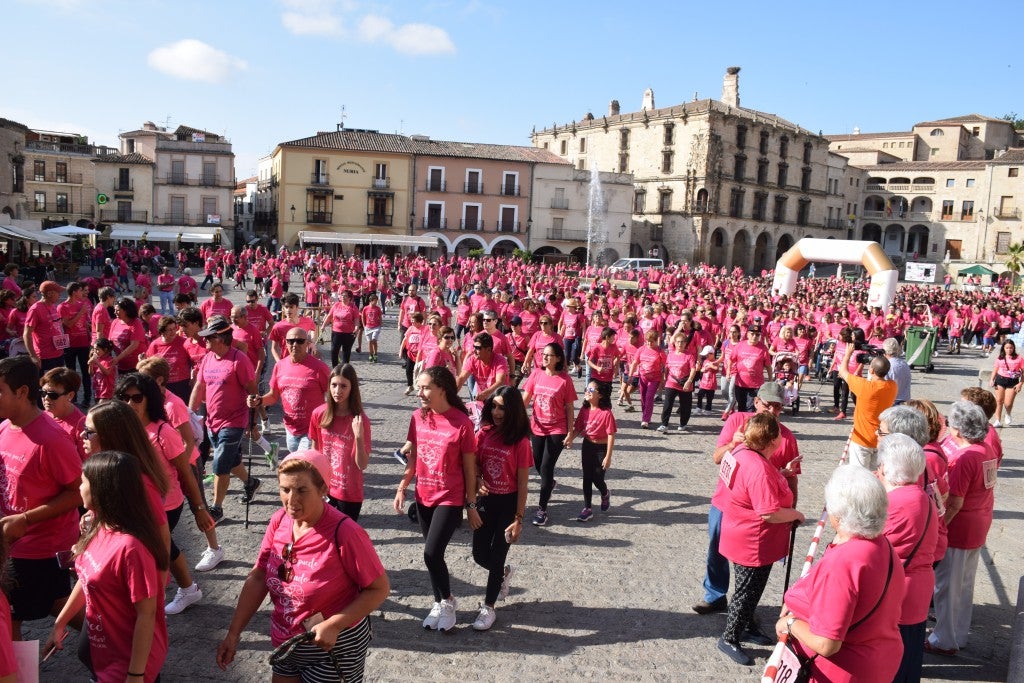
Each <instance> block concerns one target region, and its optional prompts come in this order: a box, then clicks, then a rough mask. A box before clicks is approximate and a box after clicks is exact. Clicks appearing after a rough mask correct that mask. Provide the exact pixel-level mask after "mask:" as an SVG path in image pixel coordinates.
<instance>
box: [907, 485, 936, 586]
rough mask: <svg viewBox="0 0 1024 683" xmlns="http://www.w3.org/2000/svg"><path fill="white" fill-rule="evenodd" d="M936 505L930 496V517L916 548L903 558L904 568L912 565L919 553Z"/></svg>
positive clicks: (925, 523) (926, 521)
mask: <svg viewBox="0 0 1024 683" xmlns="http://www.w3.org/2000/svg"><path fill="white" fill-rule="evenodd" d="M933 507H935V505H934V504H933V503H932V497H931V496H928V519H926V520H925V521H924V531H922V532H921V538H919V539H917V543H916V544H915V545H914V549H913V550H911V551H910V554H909V555H907V559H905V560H903V568H904V569H906V568H907V567H909V566H910V561H911V560H912V559H914V555H916V554H917V549H918V548H920V547H921V542H922V541H924V537H925V534H927V533H928V527H929V525H931V523H932V508H933Z"/></svg>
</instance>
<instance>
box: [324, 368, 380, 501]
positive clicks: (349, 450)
mask: <svg viewBox="0 0 1024 683" xmlns="http://www.w3.org/2000/svg"><path fill="white" fill-rule="evenodd" d="M309 439H310V441H311V442H312V444H313V448H314V449H315V450H318V451H320V452H321V453H323V454H324V455H325V456H326V457H327V459H328V460H329V461H330V463H331V477H330V480H329V481H328V482H327V484H328V486H327V489H328V502H329V503H330V504H331V505H332V506H333V507H334V508H336V509H338V510H340V511H341V512H344V513H345V514H346V515H348V516H349V517H351V518H352V520H353V521H359V511H360V510H361V509H362V507H363V470H365V469H366V466H367V465H369V464H370V449H371V446H370V419H369V418H368V417H367V416H366V412H365V411H364V410H363V400H362V396H361V395H360V393H359V377H358V376H357V375H356V369H355V367H354V366H353V365H351V364H350V363H345V364H343V365H337V366H335V367H334V369H333V370H332V371H331V376H330V381H329V385H328V390H327V402H326V403H325V404H324V405H322V406H319V407H317V408H314V409H313V413H312V415H310V419H309Z"/></svg>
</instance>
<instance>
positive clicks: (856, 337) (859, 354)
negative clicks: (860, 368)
mask: <svg viewBox="0 0 1024 683" xmlns="http://www.w3.org/2000/svg"><path fill="white" fill-rule="evenodd" d="M853 350H854V351H855V352H856V353H855V354H854V356H853V358H854V360H855V361H857V363H858V364H860V365H867V364H868V363H870V362H871V360H872V359H873V358H875V357H876V356H882V355H885V351H884V350H882V349H881V348H879V347H877V346H872V345H871V344H868V343H867V340H866V335H865V334H864V330H862V329H860V328H859V327H858V328H854V330H853Z"/></svg>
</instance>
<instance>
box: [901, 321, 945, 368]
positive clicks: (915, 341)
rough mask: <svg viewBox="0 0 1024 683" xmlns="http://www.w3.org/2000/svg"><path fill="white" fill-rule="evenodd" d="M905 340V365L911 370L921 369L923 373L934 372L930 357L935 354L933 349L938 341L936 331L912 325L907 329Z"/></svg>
mask: <svg viewBox="0 0 1024 683" xmlns="http://www.w3.org/2000/svg"><path fill="white" fill-rule="evenodd" d="M905 339H906V352H905V353H906V360H907V365H909V366H910V367H912V368H921V369H923V370H924V371H925V372H931V371H932V370H934V369H935V365H934V364H933V363H932V355H933V354H934V353H935V347H936V345H937V344H938V340H939V332H938V329H937V328H934V327H923V326H919V325H912V326H910V327H908V328H907V334H906V337H905Z"/></svg>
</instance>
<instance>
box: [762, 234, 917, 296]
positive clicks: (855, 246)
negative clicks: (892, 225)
mask: <svg viewBox="0 0 1024 683" xmlns="http://www.w3.org/2000/svg"><path fill="white" fill-rule="evenodd" d="M812 261H817V262H819V263H842V264H859V265H862V266H864V268H865V269H867V271H868V275H870V276H871V287H870V288H869V289H868V306H871V307H874V306H878V307H879V308H887V307H888V306H889V304H890V303H891V302H892V298H893V296H894V295H895V294H896V284H897V281H898V280H899V271H898V270H896V267H895V266H894V265H893V264H892V261H890V260H889V257H888V256H886V255H885V252H884V251H882V246H881V245H880V244H879V243H878V242H856V241H853V240H822V239H812V238H809V237H806V238H804V239H802V240H800V241H799V242H797V243H796V244H794V245H793V246H792V248H790V250H789V251H787V252H786V253H785V254H783V255H782V258H780V259H779V262H778V263H777V264H776V265H775V280H774V281H773V282H772V291H773V292H777V293H779V294H792V293H793V292H794V291H795V290H796V281H797V276H798V274H799V272H800V269H801V268H803V267H804V266H806V265H807V264H808V263H811V262H812Z"/></svg>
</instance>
